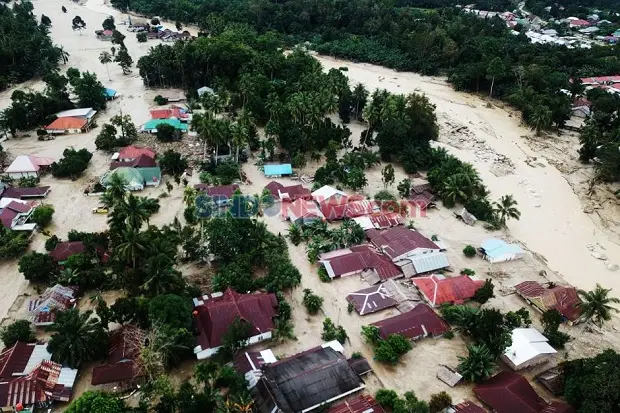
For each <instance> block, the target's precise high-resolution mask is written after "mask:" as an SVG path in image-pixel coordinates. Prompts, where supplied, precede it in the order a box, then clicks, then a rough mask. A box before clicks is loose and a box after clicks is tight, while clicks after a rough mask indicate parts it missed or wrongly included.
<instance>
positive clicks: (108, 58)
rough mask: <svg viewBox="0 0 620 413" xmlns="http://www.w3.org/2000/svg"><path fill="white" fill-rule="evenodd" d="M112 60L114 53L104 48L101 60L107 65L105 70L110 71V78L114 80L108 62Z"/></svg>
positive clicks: (100, 55)
mask: <svg viewBox="0 0 620 413" xmlns="http://www.w3.org/2000/svg"><path fill="white" fill-rule="evenodd" d="M111 61H112V55H111V54H110V52H108V51H107V50H104V51H103V52H101V53H100V54H99V62H100V63H101V64H102V65H105V70H106V71H107V72H108V80H112V79H111V78H110V69H109V68H108V63H110V62H111Z"/></svg>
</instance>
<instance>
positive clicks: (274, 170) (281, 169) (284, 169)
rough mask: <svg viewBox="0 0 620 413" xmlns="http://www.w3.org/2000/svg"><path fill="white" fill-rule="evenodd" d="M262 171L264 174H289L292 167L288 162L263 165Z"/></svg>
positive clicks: (291, 171)
mask: <svg viewBox="0 0 620 413" xmlns="http://www.w3.org/2000/svg"><path fill="white" fill-rule="evenodd" d="M263 171H264V173H265V176H278V175H280V176H281V175H291V174H292V173H293V167H292V166H291V164H290V163H285V164H272V165H264V166H263Z"/></svg>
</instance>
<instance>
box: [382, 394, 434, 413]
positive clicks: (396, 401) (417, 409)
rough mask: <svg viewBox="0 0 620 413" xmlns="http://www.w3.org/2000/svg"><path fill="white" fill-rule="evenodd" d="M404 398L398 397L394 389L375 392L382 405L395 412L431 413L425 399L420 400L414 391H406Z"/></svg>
mask: <svg viewBox="0 0 620 413" xmlns="http://www.w3.org/2000/svg"><path fill="white" fill-rule="evenodd" d="M403 396H404V398H400V397H398V394H396V392H395V391H394V390H388V389H380V390H378V391H377V393H376V394H375V400H377V403H379V404H380V405H381V406H382V407H384V408H386V409H389V410H390V411H392V412H393V413H429V412H430V407H429V405H428V403H426V402H425V401H423V400H418V398H417V397H416V395H415V393H414V392H412V391H408V392H406V393H405V394H404V395H403Z"/></svg>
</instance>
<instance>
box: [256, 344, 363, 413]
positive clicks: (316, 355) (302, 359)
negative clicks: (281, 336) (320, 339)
mask: <svg viewBox="0 0 620 413" xmlns="http://www.w3.org/2000/svg"><path fill="white" fill-rule="evenodd" d="M262 372H263V379H262V381H263V383H264V384H265V385H266V386H267V388H268V389H269V392H270V393H271V394H272V395H273V398H274V400H275V402H276V404H277V406H278V408H279V409H280V410H281V411H283V412H286V413H292V412H302V411H308V410H310V409H314V408H317V407H319V406H320V405H321V404H322V403H324V402H327V401H328V400H329V401H333V400H335V399H337V398H340V397H344V396H345V395H347V394H350V393H352V392H355V391H356V390H361V389H362V388H363V387H364V384H363V382H362V381H361V379H360V378H359V376H358V375H357V374H356V373H355V372H354V371H353V369H352V368H351V366H350V365H349V363H348V362H347V360H346V359H345V358H344V357H343V356H342V354H340V353H339V352H337V351H335V350H334V349H333V348H331V347H317V348H314V349H311V350H307V351H304V352H302V353H298V354H295V355H293V356H291V357H287V358H285V359H282V360H279V361H277V362H275V363H270V364H265V365H264V366H263V368H262Z"/></svg>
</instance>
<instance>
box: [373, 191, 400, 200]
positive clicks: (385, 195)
mask: <svg viewBox="0 0 620 413" xmlns="http://www.w3.org/2000/svg"><path fill="white" fill-rule="evenodd" d="M375 201H396V197H395V196H394V195H392V194H391V193H390V191H387V190H385V189H384V190H381V191H379V192H377V193H376V194H375Z"/></svg>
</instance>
